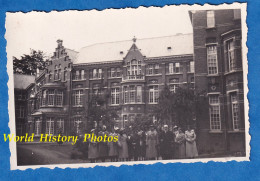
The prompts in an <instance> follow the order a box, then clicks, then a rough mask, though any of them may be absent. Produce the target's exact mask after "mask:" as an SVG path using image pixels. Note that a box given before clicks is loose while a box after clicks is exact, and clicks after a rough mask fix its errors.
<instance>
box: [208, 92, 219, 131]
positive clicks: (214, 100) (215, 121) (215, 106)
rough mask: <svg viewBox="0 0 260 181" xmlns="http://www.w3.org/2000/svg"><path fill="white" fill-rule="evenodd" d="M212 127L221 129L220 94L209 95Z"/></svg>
mask: <svg viewBox="0 0 260 181" xmlns="http://www.w3.org/2000/svg"><path fill="white" fill-rule="evenodd" d="M209 105H210V108H209V115H210V129H211V130H221V122H220V103H219V95H209Z"/></svg>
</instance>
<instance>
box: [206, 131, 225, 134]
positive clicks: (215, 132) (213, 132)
mask: <svg viewBox="0 0 260 181" xmlns="http://www.w3.org/2000/svg"><path fill="white" fill-rule="evenodd" d="M209 133H212V134H221V133H223V131H221V130H210V131H209Z"/></svg>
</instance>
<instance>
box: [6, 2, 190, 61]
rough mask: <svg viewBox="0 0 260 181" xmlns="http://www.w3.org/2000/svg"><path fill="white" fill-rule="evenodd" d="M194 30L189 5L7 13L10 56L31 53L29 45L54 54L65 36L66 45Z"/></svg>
mask: <svg viewBox="0 0 260 181" xmlns="http://www.w3.org/2000/svg"><path fill="white" fill-rule="evenodd" d="M177 33H183V34H186V33H192V26H191V22H190V18H189V14H188V10H187V8H180V7H176V6H165V7H163V8H158V7H149V8H145V7H140V8H137V9H130V8H128V9H120V10H118V9H108V10H103V11H97V10H91V11H64V12H56V11H53V12H50V13H45V12H30V13H22V12H19V13H7V17H6V35H5V38H6V39H7V57H8V60H10V59H11V58H12V57H13V56H15V57H17V58H18V57H20V56H21V55H23V54H29V53H30V49H34V50H42V51H43V52H45V53H46V55H51V54H52V53H53V52H54V50H55V48H56V47H57V43H56V41H57V39H62V40H63V44H64V46H65V48H70V49H73V50H76V51H78V50H80V48H82V47H85V46H88V45H92V44H95V43H103V42H114V41H121V40H130V39H132V38H133V37H134V36H135V37H136V38H137V41H138V38H140V39H141V38H151V37H160V36H168V35H175V34H177Z"/></svg>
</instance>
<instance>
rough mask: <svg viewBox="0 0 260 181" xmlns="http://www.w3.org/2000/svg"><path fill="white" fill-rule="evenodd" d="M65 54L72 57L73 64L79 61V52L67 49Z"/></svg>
mask: <svg viewBox="0 0 260 181" xmlns="http://www.w3.org/2000/svg"><path fill="white" fill-rule="evenodd" d="M65 52H66V53H67V55H68V56H69V57H70V59H71V61H72V62H73V61H74V60H76V59H77V55H78V53H79V52H77V51H75V50H71V49H68V48H65Z"/></svg>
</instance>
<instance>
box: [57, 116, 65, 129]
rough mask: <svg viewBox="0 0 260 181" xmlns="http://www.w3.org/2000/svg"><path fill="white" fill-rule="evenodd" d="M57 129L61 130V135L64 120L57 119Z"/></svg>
mask: <svg viewBox="0 0 260 181" xmlns="http://www.w3.org/2000/svg"><path fill="white" fill-rule="evenodd" d="M61 128H62V129H61ZM58 129H61V131H62V133H64V118H58V120H57V130H58Z"/></svg>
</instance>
